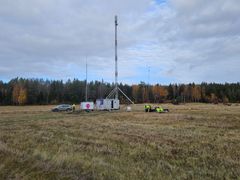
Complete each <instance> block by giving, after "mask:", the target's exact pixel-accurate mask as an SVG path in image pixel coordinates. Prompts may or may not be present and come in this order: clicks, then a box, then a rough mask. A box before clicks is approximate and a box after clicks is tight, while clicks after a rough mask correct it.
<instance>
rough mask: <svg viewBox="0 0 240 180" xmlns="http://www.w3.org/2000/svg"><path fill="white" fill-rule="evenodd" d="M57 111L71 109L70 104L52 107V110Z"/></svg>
mask: <svg viewBox="0 0 240 180" xmlns="http://www.w3.org/2000/svg"><path fill="white" fill-rule="evenodd" d="M59 111H72V105H70V104H60V105H58V106H56V107H54V108H53V109H52V112H59Z"/></svg>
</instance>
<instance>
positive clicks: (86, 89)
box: [85, 57, 88, 102]
mask: <svg viewBox="0 0 240 180" xmlns="http://www.w3.org/2000/svg"><path fill="white" fill-rule="evenodd" d="M87 68H88V64H87V57H86V88H85V102H87V101H88V84H87V78H88V76H87V75H88V71H87Z"/></svg>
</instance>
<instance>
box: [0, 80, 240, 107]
mask: <svg viewBox="0 0 240 180" xmlns="http://www.w3.org/2000/svg"><path fill="white" fill-rule="evenodd" d="M85 86H86V81H81V80H78V79H74V80H68V81H67V82H63V81H61V80H51V81H50V80H43V79H24V78H15V79H12V80H10V81H9V82H3V81H0V105H40V104H59V103H75V104H78V103H79V102H82V101H84V100H85ZM119 87H120V88H121V89H122V90H123V92H124V93H125V94H126V95H127V96H128V97H130V98H131V99H132V100H133V101H134V102H135V103H145V102H150V103H162V102H184V103H185V102H205V103H218V102H223V103H228V102H230V103H239V102H240V83H225V84H218V83H201V84H194V83H190V84H170V85H168V86H166V85H160V84H156V85H148V84H146V83H144V82H141V83H139V84H136V85H127V84H122V83H120V84H119ZM113 88H114V84H113V83H112V84H111V83H107V82H100V81H91V82H89V83H88V100H91V101H95V100H96V99H100V98H105V97H106V96H107V95H108V94H109V93H110V92H111V90H112V89H113ZM119 99H120V101H121V103H127V100H126V99H125V98H124V97H123V96H122V95H120V97H119Z"/></svg>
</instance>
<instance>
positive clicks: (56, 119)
mask: <svg viewBox="0 0 240 180" xmlns="http://www.w3.org/2000/svg"><path fill="white" fill-rule="evenodd" d="M163 107H165V108H169V109H170V112H169V113H165V114H157V113H145V112H144V109H143V105H133V106H132V112H125V111H124V108H125V107H123V108H122V109H121V110H120V111H113V112H91V113H86V112H76V113H64V112H63V113H53V112H50V109H51V108H52V106H21V107H17V106H0V179H29V180H30V179H31V180H32V179H131V180H132V179H240V106H237V105H232V106H224V105H211V104H185V105H178V106H174V105H171V104H165V105H163Z"/></svg>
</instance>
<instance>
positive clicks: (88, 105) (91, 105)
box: [80, 102, 94, 111]
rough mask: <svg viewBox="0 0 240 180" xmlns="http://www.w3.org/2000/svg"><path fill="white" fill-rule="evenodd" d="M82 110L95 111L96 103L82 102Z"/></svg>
mask: <svg viewBox="0 0 240 180" xmlns="http://www.w3.org/2000/svg"><path fill="white" fill-rule="evenodd" d="M80 109H82V110H89V111H93V109H94V103H93V102H81V104H80Z"/></svg>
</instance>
